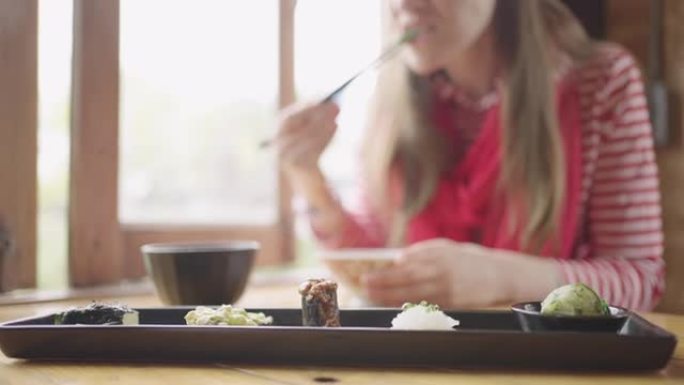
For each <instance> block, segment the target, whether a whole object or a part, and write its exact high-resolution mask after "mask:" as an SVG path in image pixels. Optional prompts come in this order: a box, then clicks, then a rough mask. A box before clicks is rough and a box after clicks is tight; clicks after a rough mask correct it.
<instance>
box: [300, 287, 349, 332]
mask: <svg viewBox="0 0 684 385" xmlns="http://www.w3.org/2000/svg"><path fill="white" fill-rule="evenodd" d="M299 294H301V296H302V324H303V325H304V326H326V327H336V326H340V311H339V309H338V307H337V283H336V282H334V281H331V280H327V279H309V280H306V281H304V282H303V283H302V284H301V285H299Z"/></svg>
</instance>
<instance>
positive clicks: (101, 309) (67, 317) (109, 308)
mask: <svg viewBox="0 0 684 385" xmlns="http://www.w3.org/2000/svg"><path fill="white" fill-rule="evenodd" d="M54 322H55V325H78V324H81V325H137V324H138V323H139V317H138V312H137V311H135V310H131V309H130V308H129V307H128V306H126V305H106V304H102V303H97V302H93V303H91V304H90V305H88V306H84V307H77V308H73V309H69V310H67V311H64V312H62V313H59V314H56V315H55V318H54Z"/></svg>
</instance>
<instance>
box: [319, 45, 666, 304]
mask: <svg viewBox="0 0 684 385" xmlns="http://www.w3.org/2000/svg"><path fill="white" fill-rule="evenodd" d="M570 71H575V75H577V79H579V91H580V100H581V106H582V109H583V110H582V123H583V127H582V129H583V132H582V140H583V147H582V155H583V167H584V170H583V181H582V182H583V185H582V199H581V201H582V205H581V208H580V209H581V212H580V215H581V222H580V223H582V229H581V231H580V235H579V236H578V239H577V240H576V242H577V247H576V248H575V249H576V250H577V252H576V254H575V255H574V256H573V258H572V259H570V260H558V267H559V269H560V271H561V274H562V277H563V279H564V281H565V282H566V283H573V282H583V283H585V284H587V285H589V286H591V287H592V288H595V289H596V290H597V291H598V293H599V294H600V295H601V296H602V297H603V298H605V299H606V301H607V302H608V303H611V304H613V305H617V306H623V307H627V308H630V309H635V310H651V309H653V307H654V306H655V305H656V303H657V301H658V300H659V298H660V297H661V296H662V294H663V292H664V285H665V283H664V270H665V266H664V262H663V259H662V253H663V234H662V228H661V227H662V223H661V207H660V193H659V183H658V170H657V165H656V162H655V154H654V150H653V137H652V132H651V123H650V120H649V114H648V107H647V103H646V98H645V94H644V85H643V82H642V79H641V72H640V70H639V67H638V66H637V64H636V62H635V60H634V58H633V57H632V56H631V55H630V54H629V53H628V52H627V51H625V50H624V49H623V48H621V47H619V46H617V45H613V44H602V45H600V46H599V47H598V48H597V52H596V54H595V56H594V57H593V58H592V59H591V60H589V61H588V62H586V63H583V64H582V65H581V66H576V67H573V68H572V69H570ZM456 96H458V95H457V93H454V94H452V95H449V94H448V93H447V94H446V97H452V98H453V100H454V102H455V103H457V104H458V105H459V107H461V108H460V109H459V110H460V111H465V112H462V113H461V114H460V116H458V117H457V120H456V123H457V124H459V126H460V127H459V129H460V130H464V131H465V132H473V131H475V132H477V130H478V129H479V125H480V124H481V119H480V117H481V115H483V111H484V110H485V109H486V108H488V107H489V106H491V103H492V102H494V103H496V102H498V100H494V101H492V98H491V97H488V98H485V99H483V103H484V104H486V105H485V106H479V107H480V108H478V107H475V106H473V105H470V104H469V103H468V102H466V101H464V100H463V98H462V97H460V96H459V97H456ZM363 207H364V208H363V209H361V210H360V211H357V212H353V213H352V212H351V211H348V212H346V213H345V218H346V220H345V225H344V230H343V231H342V232H339V233H336V234H326V233H325V232H324V231H322V229H317V228H316V226H315V224H314V226H313V230H314V234H316V236H317V238H318V239H319V240H320V241H321V242H323V243H324V244H325V245H326V246H328V247H333V248H340V247H382V246H383V245H385V243H386V237H387V229H386V228H384V227H385V226H383V225H382V224H381V223H380V222H379V221H378V220H377V215H376V214H374V213H373V212H372V211H370V210H368V205H367V204H365V205H363ZM312 224H313V223H312Z"/></svg>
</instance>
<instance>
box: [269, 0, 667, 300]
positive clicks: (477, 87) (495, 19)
mask: <svg viewBox="0 0 684 385" xmlns="http://www.w3.org/2000/svg"><path fill="white" fill-rule="evenodd" d="M388 4H389V7H388V8H389V11H390V15H391V17H390V20H391V23H390V24H392V25H391V29H392V33H393V34H394V36H399V35H400V34H402V33H404V32H405V31H408V30H416V31H418V37H417V38H416V39H415V40H414V41H412V42H411V43H410V44H409V45H408V46H407V47H405V49H404V50H403V53H402V55H401V58H400V60H397V61H396V62H395V63H388V64H387V65H386V66H385V67H383V72H382V74H381V77H380V80H379V84H378V89H379V92H378V95H377V96H378V97H377V102H376V105H375V108H374V110H373V114H372V117H371V120H370V124H369V130H368V135H367V138H366V144H367V146H366V147H365V151H364V162H365V170H364V171H365V173H366V175H365V178H364V180H365V181H366V183H365V184H366V186H365V190H366V192H367V196H368V199H367V205H366V206H367V207H365V210H364V212H363V213H361V214H351V213H350V212H349V211H348V210H347V209H346V208H344V207H342V205H341V204H340V203H339V202H338V200H336V199H335V195H334V193H333V192H332V191H331V190H330V188H329V187H328V185H327V184H326V180H325V176H324V175H323V173H322V172H321V170H320V168H319V167H318V159H319V156H320V154H321V152H322V151H323V150H324V149H325V147H326V145H327V144H328V142H329V141H330V138H331V137H332V135H333V133H334V130H335V116H336V114H337V113H338V109H337V107H336V106H335V105H334V104H332V103H327V104H322V105H319V104H309V105H299V106H294V107H292V108H290V109H288V110H287V111H285V112H284V114H283V116H282V120H281V123H280V131H279V136H278V141H277V143H278V147H279V154H280V156H281V160H282V164H283V166H284V169H285V171H286V174H287V175H288V176H289V178H290V181H291V182H292V185H293V186H294V188H295V190H296V192H297V193H299V194H301V195H302V196H303V197H304V198H305V199H306V200H307V201H308V202H309V204H310V207H311V223H312V226H313V229H314V232H315V234H317V236H318V238H319V239H320V240H321V241H322V242H323V243H325V244H327V245H328V246H330V247H384V246H405V248H404V251H403V255H402V257H401V259H400V261H399V262H398V263H397V264H396V266H394V267H393V268H390V269H387V270H384V271H381V272H378V273H375V274H371V275H368V276H366V277H364V279H363V282H364V285H365V289H366V291H367V295H368V297H369V298H370V299H371V300H372V301H373V302H376V303H380V304H384V305H399V304H401V303H403V302H405V301H419V300H422V299H425V300H428V301H431V302H435V303H438V304H440V305H442V306H444V307H451V308H453V307H466V306H488V305H496V304H504V303H511V302H516V301H523V300H531V299H539V298H543V297H544V296H545V295H546V294H547V293H548V292H549V291H551V290H552V289H554V288H556V287H558V286H560V285H562V284H565V283H570V282H577V281H581V282H584V283H586V284H588V285H590V286H591V287H593V288H595V289H596V290H597V291H598V292H599V294H600V295H601V296H603V297H604V298H605V299H606V300H607V301H608V302H610V303H612V304H615V305H621V306H625V307H629V308H633V309H639V310H649V309H652V308H653V306H655V304H656V302H657V300H658V299H659V298H660V296H661V294H662V292H663V289H664V281H663V277H664V264H663V260H662V251H663V239H662V232H661V219H660V202H659V199H660V198H659V192H658V177H657V168H656V165H655V162H654V152H653V141H652V137H651V128H650V124H649V117H648V111H647V107H646V101H645V98H644V89H643V84H642V81H641V78H640V72H639V70H638V67H637V65H636V64H635V62H634V60H633V58H632V57H631V56H630V55H629V54H628V53H627V52H625V51H624V50H623V49H622V48H620V47H618V46H615V45H610V44H607V43H602V44H599V43H594V42H591V41H590V40H589V39H588V38H587V36H586V33H585V32H584V30H583V29H582V28H581V27H580V25H579V23H578V22H577V20H576V19H575V18H574V17H573V16H572V14H571V13H570V12H569V11H568V10H567V9H566V8H565V7H564V6H563V5H562V4H561V3H560V1H559V0H536V1H535V0H518V1H510V0H389V1H388Z"/></svg>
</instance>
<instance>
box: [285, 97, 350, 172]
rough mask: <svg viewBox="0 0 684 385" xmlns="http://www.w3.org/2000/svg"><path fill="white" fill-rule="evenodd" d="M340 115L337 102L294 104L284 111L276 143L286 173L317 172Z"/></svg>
mask: <svg viewBox="0 0 684 385" xmlns="http://www.w3.org/2000/svg"><path fill="white" fill-rule="evenodd" d="M338 113H339V108H338V107H337V105H336V104H335V103H323V104H320V103H316V104H302V105H294V106H292V107H289V108H287V109H286V110H285V111H283V113H282V114H281V117H280V124H279V129H278V135H277V137H276V139H275V143H276V145H277V148H278V155H279V158H280V162H281V165H282V166H283V168H284V169H285V170H287V171H304V172H309V171H313V170H317V169H318V160H319V158H320V156H321V153H322V152H323V150H324V149H325V148H326V146H327V145H328V143H330V140H331V139H332V136H333V134H334V133H335V129H336V128H337V124H336V123H335V118H336V117H337V114H338Z"/></svg>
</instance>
